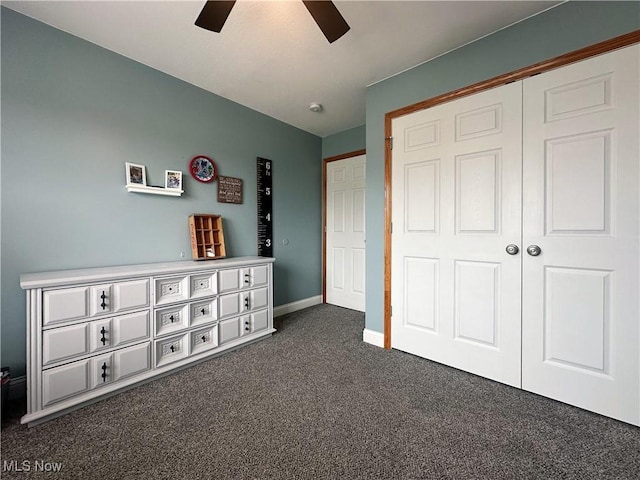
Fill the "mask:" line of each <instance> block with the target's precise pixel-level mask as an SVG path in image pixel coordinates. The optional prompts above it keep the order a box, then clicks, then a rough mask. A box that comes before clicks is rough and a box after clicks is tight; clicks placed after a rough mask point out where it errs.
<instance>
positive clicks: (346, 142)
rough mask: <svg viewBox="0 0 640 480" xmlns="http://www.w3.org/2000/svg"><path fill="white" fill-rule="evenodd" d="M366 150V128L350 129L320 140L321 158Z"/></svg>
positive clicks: (363, 126) (362, 126)
mask: <svg viewBox="0 0 640 480" xmlns="http://www.w3.org/2000/svg"><path fill="white" fill-rule="evenodd" d="M364 148H366V126H365V125H361V126H359V127H355V128H351V129H349V130H345V131H343V132H339V133H336V134H334V135H329V136H327V137H324V138H323V139H322V158H330V157H335V156H338V155H342V154H345V153H351V152H357V151H359V150H363V149H364Z"/></svg>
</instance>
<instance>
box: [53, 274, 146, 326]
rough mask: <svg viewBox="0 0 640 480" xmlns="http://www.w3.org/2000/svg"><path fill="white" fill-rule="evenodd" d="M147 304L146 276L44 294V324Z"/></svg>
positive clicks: (137, 307)
mask: <svg viewBox="0 0 640 480" xmlns="http://www.w3.org/2000/svg"><path fill="white" fill-rule="evenodd" d="M147 306H149V280H148V279H147V278H143V279H137V280H127V281H124V282H113V283H105V284H101V285H90V286H84V287H73V288H62V289H59V290H47V291H45V292H44V293H43V312H42V318H43V325H50V324H52V323H56V322H67V321H72V320H80V319H83V318H87V317H97V316H103V315H112V314H114V313H120V312H126V311H127V310H134V309H141V308H145V307H147Z"/></svg>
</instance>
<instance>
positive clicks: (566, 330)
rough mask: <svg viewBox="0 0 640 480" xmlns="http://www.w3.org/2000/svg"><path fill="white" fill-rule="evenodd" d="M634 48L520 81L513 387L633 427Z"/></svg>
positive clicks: (636, 360) (637, 390)
mask: <svg viewBox="0 0 640 480" xmlns="http://www.w3.org/2000/svg"><path fill="white" fill-rule="evenodd" d="M639 57H640V46H637V45H636V46H632V47H627V48H624V49H622V50H619V51H615V52H613V53H609V54H606V55H602V56H599V57H595V58H592V59H589V60H586V61H583V62H580V63H577V64H573V65H569V66H567V67H563V68H561V69H558V70H554V71H550V72H547V73H544V74H541V75H538V76H535V77H531V78H529V79H526V80H525V81H524V94H523V95H524V157H523V174H524V182H523V185H524V192H523V193H524V211H523V220H524V222H523V226H524V231H523V235H524V238H523V241H524V243H523V250H524V249H526V247H527V246H529V245H537V246H539V247H540V249H541V253H540V255H539V256H535V257H534V256H530V255H528V254H527V253H523V255H524V257H523V305H522V307H523V308H522V310H523V355H522V357H523V359H522V360H523V376H522V386H523V388H524V389H526V390H530V391H532V392H535V393H539V394H541V395H544V396H547V397H551V398H555V399H558V400H561V401H563V402H566V403H570V404H573V405H576V406H579V407H582V408H585V409H588V410H591V411H594V412H598V413H601V414H604V415H607V416H610V417H613V418H617V419H620V420H624V421H626V422H630V423H634V424H636V425H638V424H639V422H640V417H639V415H640V399H639V394H640V387H639V379H640V372H639V368H640V357H639V347H638V345H639V338H640V336H639V328H638V324H639V319H640V312H639V309H638V296H639V293H640V290H639V283H638V262H639V258H640V252H639V246H638V235H639V231H638V224H639V219H640V212H639V208H638V200H639V193H638V192H639V169H638V164H639V163H640V160H639V159H640V148H639V146H638V136H639V132H640V130H639V128H640V124H639V110H640V98H639V94H638V93H639V92H638V90H639V79H638V75H639Z"/></svg>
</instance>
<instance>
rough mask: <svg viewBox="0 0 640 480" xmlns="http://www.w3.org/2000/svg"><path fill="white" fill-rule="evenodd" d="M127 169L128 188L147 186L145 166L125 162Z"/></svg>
mask: <svg viewBox="0 0 640 480" xmlns="http://www.w3.org/2000/svg"><path fill="white" fill-rule="evenodd" d="M125 168H126V174H127V186H129V185H134V186H139V187H146V186H147V169H146V167H145V166H144V165H138V164H137V163H129V162H125Z"/></svg>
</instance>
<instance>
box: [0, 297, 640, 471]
mask: <svg viewBox="0 0 640 480" xmlns="http://www.w3.org/2000/svg"><path fill="white" fill-rule="evenodd" d="M276 327H277V328H278V333H276V334H275V335H274V336H273V337H271V338H269V339H267V340H264V341H261V342H258V343H256V344H253V345H250V346H247V347H244V348H242V349H239V350H237V351H234V352H231V353H229V354H226V355H223V356H221V357H219V358H216V359H212V360H209V361H207V362H205V363H202V364H200V365H197V366H195V367H193V368H190V369H187V370H185V371H182V372H179V373H176V374H174V375H171V376H169V377H165V378H163V379H159V380H157V381H154V382H152V383H149V384H146V385H143V386H141V387H138V388H135V389H133V390H130V391H127V392H124V393H122V394H119V395H117V396H115V397H112V398H110V399H107V400H104V401H101V402H99V403H97V404H94V405H91V406H88V407H85V408H83V409H81V410H78V411H76V412H73V413H71V414H68V415H66V416H64V417H61V418H58V419H55V420H52V421H50V422H47V423H45V424H42V425H39V426H36V427H34V428H31V429H28V428H26V427H24V426H21V425H19V424H18V423H17V418H14V419H11V420H10V421H9V422H8V424H5V426H4V429H3V430H2V463H3V465H6V464H5V462H7V461H10V460H17V461H18V462H19V463H21V462H22V461H24V460H27V461H29V462H30V465H31V466H32V469H33V466H34V465H35V461H45V462H60V463H61V464H62V472H61V473H60V474H58V475H55V474H52V473H48V474H46V473H34V472H33V471H32V472H29V473H25V472H22V473H15V472H14V473H10V472H7V471H4V472H2V475H1V476H2V478H3V479H9V478H25V477H31V476H32V477H43V478H45V477H46V478H64V479H75V478H78V479H133V478H135V479H139V478H142V479H147V478H148V479H369V478H371V479H419V478H420V479H422V478H424V479H440V478H442V479H444V478H448V479H471V478H473V479H485V478H486V479H520V478H526V479H537V478H541V479H598V478H609V479H638V478H640V429H639V428H636V427H632V426H629V425H626V424H623V423H620V422H617V421H614V420H611V419H608V418H604V417H601V416H598V415H595V414H591V413H589V412H585V411H582V410H579V409H576V408H573V407H570V406H567V405H563V404H561V403H558V402H554V401H552V400H548V399H545V398H542V397H538V396H536V395H532V394H529V393H526V392H522V391H520V390H517V389H514V388H511V387H508V386H505V385H501V384H498V383H494V382H491V381H488V380H485V379H482V378H479V377H475V376H473V375H470V374H466V373H463V372H459V371H457V370H454V369H451V368H448V367H445V366H442V365H438V364H435V363H432V362H429V361H427V360H424V359H420V358H416V357H413V356H411V355H407V354H404V353H401V352H397V351H385V350H383V349H380V348H377V347H374V346H371V345H368V344H365V343H363V342H362V329H363V328H364V317H363V314H361V313H358V312H353V311H350V310H345V309H341V308H337V307H333V306H329V305H319V306H316V307H312V308H309V309H306V310H303V311H301V312H297V313H295V314H291V315H288V316H285V317H280V318H279V319H277V324H276Z"/></svg>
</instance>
